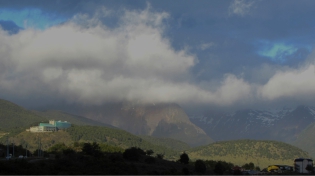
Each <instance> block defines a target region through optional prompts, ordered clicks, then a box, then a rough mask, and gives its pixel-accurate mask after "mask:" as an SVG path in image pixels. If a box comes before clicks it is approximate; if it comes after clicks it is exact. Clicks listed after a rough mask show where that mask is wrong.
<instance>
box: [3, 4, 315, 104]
mask: <svg viewBox="0 0 315 176" xmlns="http://www.w3.org/2000/svg"><path fill="white" fill-rule="evenodd" d="M314 5H315V1H313V0H273V1H262V0H253V1H252V0H225V1H222V0H212V1H208V0H199V1H192V0H172V1H168V0H158V1H157V0H155V1H153V0H147V1H142V0H141V1H138V0H134V1H128V0H108V1H101V0H90V1H85V0H81V1H80V0H62V1H61V0H50V1H40V0H25V1H18V0H10V1H8V0H0V26H1V29H0V98H2V99H6V100H9V101H12V102H14V103H17V104H19V105H22V106H24V107H26V108H35V109H36V108H40V107H44V106H46V107H49V106H54V105H56V104H58V105H74V106H76V105H77V106H102V105H104V104H106V103H111V102H125V101H128V102H140V103H153V104H154V103H178V104H179V105H181V106H182V107H184V108H187V109H189V108H194V109H207V108H211V107H212V108H222V109H225V110H238V109H247V108H256V109H262V108H275V107H280V108H281V107H284V106H297V105H308V106H315V99H314V97H315V62H314V61H315V58H314V43H315V40H314V38H315V33H314V30H315V21H314V19H313V17H314V16H315V11H314V10H313V8H312V7H314Z"/></svg>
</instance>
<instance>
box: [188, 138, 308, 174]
mask: <svg viewBox="0 0 315 176" xmlns="http://www.w3.org/2000/svg"><path fill="white" fill-rule="evenodd" d="M187 153H188V154H189V157H190V158H191V159H203V160H222V161H227V162H231V163H234V164H236V165H243V164H245V163H249V162H253V163H254V164H255V165H256V166H260V168H265V167H267V166H268V165H271V164H285V165H293V160H294V159H295V158H299V157H305V158H308V157H309V155H308V153H307V152H305V151H303V150H301V149H299V148H297V147H294V146H292V145H289V144H286V143H283V142H276V141H262V140H235V141H223V142H216V143H213V144H210V145H207V146H201V147H196V148H193V149H191V150H189V151H187Z"/></svg>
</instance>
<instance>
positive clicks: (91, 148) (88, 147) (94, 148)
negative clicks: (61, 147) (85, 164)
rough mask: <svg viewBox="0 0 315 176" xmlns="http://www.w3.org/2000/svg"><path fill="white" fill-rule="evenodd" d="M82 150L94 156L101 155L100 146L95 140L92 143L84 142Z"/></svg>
mask: <svg viewBox="0 0 315 176" xmlns="http://www.w3.org/2000/svg"><path fill="white" fill-rule="evenodd" d="M82 152H84V153H85V154H87V155H92V156H98V155H101V149H100V146H99V145H98V144H97V143H96V142H93V143H92V144H91V143H84V144H83V147H82Z"/></svg>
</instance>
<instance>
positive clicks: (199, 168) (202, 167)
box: [195, 160, 207, 173]
mask: <svg viewBox="0 0 315 176" xmlns="http://www.w3.org/2000/svg"><path fill="white" fill-rule="evenodd" d="M206 170H207V168H206V164H205V162H203V161H202V160H197V161H196V162H195V171H196V172H198V173H205V172H206Z"/></svg>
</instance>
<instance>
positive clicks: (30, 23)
mask: <svg viewBox="0 0 315 176" xmlns="http://www.w3.org/2000/svg"><path fill="white" fill-rule="evenodd" d="M0 20H5V21H13V22H14V23H15V24H16V25H18V26H19V27H21V28H36V29H46V28H48V27H50V26H53V25H56V24H59V23H62V22H64V21H66V19H65V18H63V17H60V16H57V15H55V14H47V13H43V12H42V11H41V10H40V9H37V8H25V9H22V10H15V9H8V8H2V9H1V8H0Z"/></svg>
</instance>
